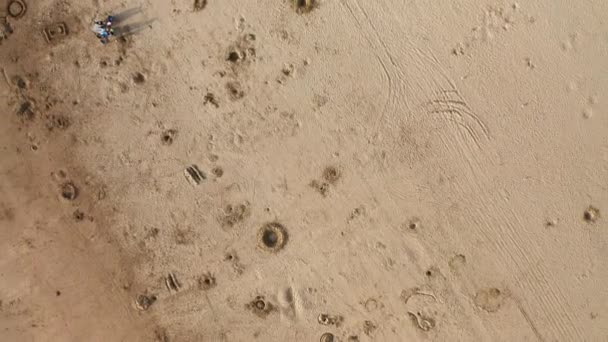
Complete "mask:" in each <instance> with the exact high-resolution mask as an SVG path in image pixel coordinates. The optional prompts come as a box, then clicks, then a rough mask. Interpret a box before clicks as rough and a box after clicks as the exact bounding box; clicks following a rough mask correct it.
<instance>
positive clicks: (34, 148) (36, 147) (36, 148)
mask: <svg viewBox="0 0 608 342" xmlns="http://www.w3.org/2000/svg"><path fill="white" fill-rule="evenodd" d="M30 148H31V149H32V151H38V145H36V144H32V146H30Z"/></svg>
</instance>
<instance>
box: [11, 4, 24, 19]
mask: <svg viewBox="0 0 608 342" xmlns="http://www.w3.org/2000/svg"><path fill="white" fill-rule="evenodd" d="M24 12H25V7H24V4H23V3H22V2H21V1H13V2H11V3H10V4H9V5H8V14H10V16H11V17H13V18H17V17H20V16H22V15H23V14H24Z"/></svg>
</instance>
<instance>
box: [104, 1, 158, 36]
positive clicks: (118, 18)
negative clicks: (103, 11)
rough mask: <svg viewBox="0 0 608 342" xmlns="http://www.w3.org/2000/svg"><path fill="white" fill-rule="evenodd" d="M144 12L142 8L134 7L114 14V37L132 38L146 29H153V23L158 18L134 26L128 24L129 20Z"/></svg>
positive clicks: (136, 23) (133, 24)
mask: <svg viewBox="0 0 608 342" xmlns="http://www.w3.org/2000/svg"><path fill="white" fill-rule="evenodd" d="M142 12H143V10H142V8H141V7H134V8H130V9H127V10H124V11H122V12H119V13H117V14H114V15H113V17H114V22H113V24H112V28H113V29H114V36H116V37H118V38H120V37H125V36H130V35H132V34H135V33H138V32H141V31H143V30H145V29H146V28H152V23H153V22H155V21H156V20H157V18H154V19H149V20H146V21H143V22H135V23H132V24H127V23H126V22H127V21H128V19H129V18H131V17H133V16H135V15H137V14H139V13H142Z"/></svg>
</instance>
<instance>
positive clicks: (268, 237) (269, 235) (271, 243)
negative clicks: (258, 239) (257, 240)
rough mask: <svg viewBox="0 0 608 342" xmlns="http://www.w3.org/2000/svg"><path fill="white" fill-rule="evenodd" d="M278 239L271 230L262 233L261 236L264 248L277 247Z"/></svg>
mask: <svg viewBox="0 0 608 342" xmlns="http://www.w3.org/2000/svg"><path fill="white" fill-rule="evenodd" d="M278 240H279V237H278V236H277V233H276V232H274V231H272V230H266V231H264V235H263V236H262V241H263V242H264V245H266V247H270V248H274V247H275V246H276V245H277V242H278Z"/></svg>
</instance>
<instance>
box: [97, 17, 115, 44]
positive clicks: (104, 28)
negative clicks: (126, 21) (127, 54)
mask: <svg viewBox="0 0 608 342" xmlns="http://www.w3.org/2000/svg"><path fill="white" fill-rule="evenodd" d="M113 21H114V17H112V16H108V18H107V19H106V20H104V21H101V20H99V21H95V23H94V25H93V32H95V35H96V36H97V38H99V40H100V41H101V43H102V44H107V43H108V42H109V39H110V36H113V35H114V28H112V23H113Z"/></svg>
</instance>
